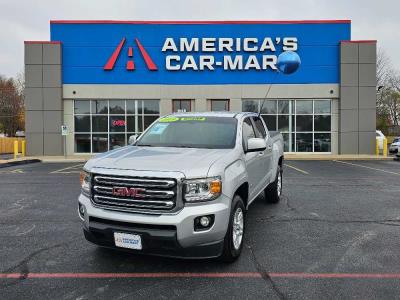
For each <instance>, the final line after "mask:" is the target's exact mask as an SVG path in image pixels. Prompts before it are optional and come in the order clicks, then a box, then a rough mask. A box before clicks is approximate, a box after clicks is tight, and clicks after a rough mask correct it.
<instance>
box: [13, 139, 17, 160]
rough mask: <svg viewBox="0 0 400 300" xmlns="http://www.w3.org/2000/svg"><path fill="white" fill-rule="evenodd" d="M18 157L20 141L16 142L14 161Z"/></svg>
mask: <svg viewBox="0 0 400 300" xmlns="http://www.w3.org/2000/svg"><path fill="white" fill-rule="evenodd" d="M17 157H18V141H14V159H17Z"/></svg>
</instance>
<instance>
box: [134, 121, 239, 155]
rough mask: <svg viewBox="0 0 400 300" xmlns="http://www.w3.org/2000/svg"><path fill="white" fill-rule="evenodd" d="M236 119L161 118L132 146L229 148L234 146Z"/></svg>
mask: <svg viewBox="0 0 400 300" xmlns="http://www.w3.org/2000/svg"><path fill="white" fill-rule="evenodd" d="M236 126H237V120H236V119H235V118H228V117H174V116H170V117H165V118H161V119H160V120H158V122H156V123H154V124H153V125H152V126H151V127H150V128H149V130H148V131H146V133H144V134H143V136H142V137H141V138H140V139H139V141H138V142H137V143H136V146H150V147H183V148H210V149H229V148H233V147H234V146H235V141H236Z"/></svg>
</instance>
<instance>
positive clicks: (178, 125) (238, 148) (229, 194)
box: [78, 112, 283, 261]
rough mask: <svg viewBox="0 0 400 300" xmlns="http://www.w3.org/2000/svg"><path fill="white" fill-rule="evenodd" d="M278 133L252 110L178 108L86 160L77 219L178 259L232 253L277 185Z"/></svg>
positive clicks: (107, 239)
mask: <svg viewBox="0 0 400 300" xmlns="http://www.w3.org/2000/svg"><path fill="white" fill-rule="evenodd" d="M282 164H283V140H282V135H281V134H279V133H277V132H268V130H267V127H266V126H265V124H264V121H263V119H262V118H260V117H259V116H258V115H257V114H255V113H233V112H220V113H216V112H207V113H178V114H171V115H168V116H165V117H162V118H160V119H158V120H157V121H156V122H154V123H153V124H152V125H151V126H150V127H149V128H148V129H147V130H146V131H145V132H143V134H142V135H141V136H140V137H139V138H138V139H137V140H136V138H135V139H134V141H133V142H132V145H129V146H126V147H122V148H119V149H116V150H113V151H110V152H107V153H102V154H99V155H97V156H95V157H94V158H92V159H90V160H89V161H88V162H87V163H86V164H85V166H84V170H83V172H82V173H81V178H80V180H81V187H82V192H81V194H80V196H79V201H78V203H79V207H78V212H79V217H80V218H81V220H82V222H83V230H84V234H85V237H86V239H87V240H89V241H90V242H93V243H95V244H97V245H100V246H104V247H111V248H118V249H124V250H128V251H132V252H134V253H146V254H152V255H163V256H171V257H183V258H209V257H221V258H222V259H224V260H225V261H233V260H235V259H236V258H237V257H238V256H239V255H240V252H241V249H242V246H243V238H244V233H245V229H246V218H245V216H246V210H247V208H248V207H249V205H250V204H251V203H252V202H253V201H254V200H255V199H256V197H257V196H258V195H259V194H261V193H263V192H265V196H266V197H265V199H266V201H267V202H270V203H277V202H278V201H279V198H280V196H281V193H282Z"/></svg>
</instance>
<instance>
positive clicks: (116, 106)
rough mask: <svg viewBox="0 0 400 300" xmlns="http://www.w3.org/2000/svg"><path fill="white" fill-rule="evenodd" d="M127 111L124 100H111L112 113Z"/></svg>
mask: <svg viewBox="0 0 400 300" xmlns="http://www.w3.org/2000/svg"><path fill="white" fill-rule="evenodd" d="M123 113H125V101H124V100H110V114H123Z"/></svg>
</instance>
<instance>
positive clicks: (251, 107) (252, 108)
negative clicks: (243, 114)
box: [242, 100, 259, 112]
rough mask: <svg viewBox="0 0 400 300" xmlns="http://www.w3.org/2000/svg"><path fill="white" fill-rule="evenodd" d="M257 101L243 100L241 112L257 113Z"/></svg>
mask: <svg viewBox="0 0 400 300" xmlns="http://www.w3.org/2000/svg"><path fill="white" fill-rule="evenodd" d="M258 102H259V100H244V101H243V102H242V111H249V112H258Z"/></svg>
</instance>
